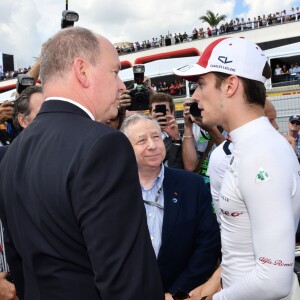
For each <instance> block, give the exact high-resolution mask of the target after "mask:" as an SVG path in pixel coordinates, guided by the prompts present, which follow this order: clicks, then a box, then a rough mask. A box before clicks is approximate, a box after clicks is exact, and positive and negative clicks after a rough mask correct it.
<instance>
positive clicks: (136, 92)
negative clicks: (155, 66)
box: [127, 65, 149, 110]
mask: <svg viewBox="0 0 300 300" xmlns="http://www.w3.org/2000/svg"><path fill="white" fill-rule="evenodd" d="M144 73H145V66H144V65H134V66H133V76H134V82H135V84H136V88H134V89H133V90H131V91H130V92H129V95H130V96H131V105H130V106H128V107H127V110H147V109H149V90H148V88H147V87H144V85H143V81H144Z"/></svg>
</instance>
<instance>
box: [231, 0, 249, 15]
mask: <svg viewBox="0 0 300 300" xmlns="http://www.w3.org/2000/svg"><path fill="white" fill-rule="evenodd" d="M248 10H249V5H247V4H245V3H244V1H243V0H236V1H235V6H234V10H233V15H234V16H238V15H240V14H243V13H245V12H246V11H248Z"/></svg>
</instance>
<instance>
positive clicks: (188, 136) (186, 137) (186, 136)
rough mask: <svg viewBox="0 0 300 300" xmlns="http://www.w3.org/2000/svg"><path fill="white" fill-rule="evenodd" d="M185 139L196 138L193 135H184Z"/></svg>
mask: <svg viewBox="0 0 300 300" xmlns="http://www.w3.org/2000/svg"><path fill="white" fill-rule="evenodd" d="M183 138H185V139H193V138H194V137H193V136H192V135H184V136H183Z"/></svg>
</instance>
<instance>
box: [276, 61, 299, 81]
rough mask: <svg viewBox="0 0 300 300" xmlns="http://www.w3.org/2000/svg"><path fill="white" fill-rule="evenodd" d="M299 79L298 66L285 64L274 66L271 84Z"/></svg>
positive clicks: (296, 64)
mask: <svg viewBox="0 0 300 300" xmlns="http://www.w3.org/2000/svg"><path fill="white" fill-rule="evenodd" d="M299 77H300V66H299V64H298V63H297V62H296V63H292V64H290V65H287V64H282V65H280V64H276V68H275V69H274V71H273V82H274V83H276V82H283V81H294V80H298V79H299Z"/></svg>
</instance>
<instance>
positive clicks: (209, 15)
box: [199, 10, 226, 27]
mask: <svg viewBox="0 0 300 300" xmlns="http://www.w3.org/2000/svg"><path fill="white" fill-rule="evenodd" d="M225 19H226V15H220V16H219V14H216V15H215V14H214V13H213V12H212V11H211V10H207V11H206V15H205V16H201V17H199V20H202V22H203V23H204V22H206V23H208V24H209V25H210V26H211V27H213V26H218V24H219V23H220V22H221V21H224V20H225Z"/></svg>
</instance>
